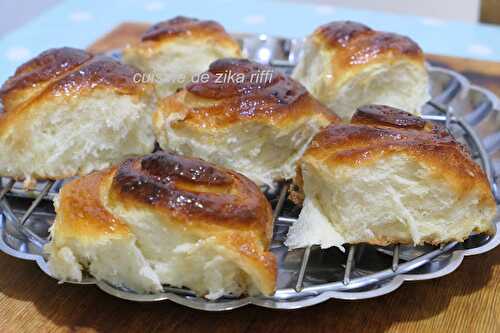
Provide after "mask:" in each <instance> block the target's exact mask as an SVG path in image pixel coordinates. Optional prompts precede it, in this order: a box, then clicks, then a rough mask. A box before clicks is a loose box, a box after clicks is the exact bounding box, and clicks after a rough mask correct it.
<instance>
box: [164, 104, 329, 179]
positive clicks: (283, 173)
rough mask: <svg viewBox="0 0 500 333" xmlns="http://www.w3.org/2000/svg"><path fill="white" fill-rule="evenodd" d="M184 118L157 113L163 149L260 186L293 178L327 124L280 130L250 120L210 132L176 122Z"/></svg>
mask: <svg viewBox="0 0 500 333" xmlns="http://www.w3.org/2000/svg"><path fill="white" fill-rule="evenodd" d="M184 116H185V115H183V114H179V113H173V114H170V115H168V116H167V117H166V118H163V117H164V115H163V114H162V113H156V114H155V118H156V119H157V120H158V121H156V120H155V128H154V130H155V133H156V137H157V138H158V141H159V144H160V146H161V147H162V148H163V149H173V150H175V151H177V152H178V153H180V154H182V155H186V156H198V157H200V158H202V159H204V160H207V161H210V162H213V163H216V164H220V165H222V166H225V167H228V168H231V169H234V170H236V171H238V172H240V173H242V174H243V175H245V176H246V177H248V178H250V179H251V180H253V181H254V182H255V183H257V184H258V185H263V184H267V185H272V184H273V181H274V180H275V179H290V178H292V177H293V176H294V175H295V165H296V162H297V160H298V159H299V158H300V157H301V156H302V154H303V152H304V150H305V149H306V148H307V146H308V145H309V143H310V141H311V140H312V137H313V136H314V134H316V133H317V132H318V131H319V129H320V127H321V126H323V125H324V124H320V122H319V121H316V120H315V119H311V120H310V121H306V122H305V121H304V120H298V121H296V122H295V123H294V124H293V125H291V126H289V127H287V128H285V129H278V128H276V127H275V126H273V125H272V124H266V123H259V122H251V121H247V122H240V123H237V124H235V125H230V126H227V127H225V128H223V129H216V130H214V131H207V130H206V129H202V130H200V129H199V128H195V127H191V126H184V125H182V124H181V125H178V124H177V123H176V121H178V120H182V119H183V118H184ZM156 124H158V125H156ZM242 133H244V135H242Z"/></svg>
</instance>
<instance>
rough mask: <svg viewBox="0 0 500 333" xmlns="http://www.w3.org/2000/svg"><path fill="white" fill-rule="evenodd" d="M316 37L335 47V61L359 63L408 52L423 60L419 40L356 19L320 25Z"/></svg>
mask: <svg viewBox="0 0 500 333" xmlns="http://www.w3.org/2000/svg"><path fill="white" fill-rule="evenodd" d="M313 40H314V41H316V42H317V43H318V44H319V45H322V46H323V47H325V48H326V49H331V50H335V52H336V54H335V59H332V60H333V61H334V62H336V63H338V64H339V65H359V64H365V63H368V62H370V61H371V60H373V59H375V58H379V57H381V56H383V55H404V56H408V57H411V58H415V59H419V60H423V53H422V50H421V49H420V47H419V46H418V44H417V43H415V42H414V41H413V40H411V39H410V38H408V37H405V36H401V35H398V34H394V33H388V32H382V31H376V30H373V29H371V28H369V27H367V26H365V25H363V24H360V23H357V22H352V21H335V22H331V23H328V24H325V25H322V26H320V27H319V28H317V29H316V30H315V31H314V33H313Z"/></svg>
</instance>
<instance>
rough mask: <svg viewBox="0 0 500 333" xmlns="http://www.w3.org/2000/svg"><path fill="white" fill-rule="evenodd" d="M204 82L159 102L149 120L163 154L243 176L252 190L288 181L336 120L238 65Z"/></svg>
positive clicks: (283, 84)
mask: <svg viewBox="0 0 500 333" xmlns="http://www.w3.org/2000/svg"><path fill="white" fill-rule="evenodd" d="M204 75H205V76H206V78H207V79H206V81H205V82H200V83H193V84H190V85H188V86H187V87H186V88H184V89H182V90H181V91H179V92H178V93H176V94H175V95H173V96H169V97H167V98H165V99H163V100H161V101H160V103H159V107H158V109H157V111H156V112H155V113H154V116H153V126H154V131H155V134H156V138H157V140H158V142H159V144H160V146H161V147H162V148H163V149H172V150H175V151H177V152H179V153H181V154H183V155H188V156H196V157H200V158H203V159H205V160H207V161H211V162H213V163H217V164H221V165H223V166H226V167H228V168H231V169H234V170H236V171H238V172H241V173H242V174H244V175H245V176H247V177H249V178H250V179H252V180H253V181H254V182H256V183H257V184H259V185H261V184H267V185H271V184H272V183H273V181H276V180H281V179H289V178H292V177H293V176H294V174H295V162H296V161H297V160H298V158H300V156H301V155H302V153H303V152H304V150H305V149H306V147H307V145H308V144H309V142H310V141H311V139H312V137H313V136H314V135H315V134H316V133H317V132H318V131H319V130H320V129H321V128H322V127H324V126H326V125H328V124H330V123H331V122H339V119H338V117H336V116H335V115H333V114H330V113H329V111H328V109H327V108H326V107H324V106H323V105H322V104H321V103H319V102H318V101H317V100H316V99H314V98H313V97H312V96H311V95H309V94H308V93H307V91H306V90H305V89H304V87H303V86H302V85H301V84H300V83H298V82H296V81H294V80H292V79H291V78H289V77H287V76H286V75H284V74H282V73H280V72H279V71H277V70H274V69H272V68H270V67H268V66H264V65H261V64H257V63H254V62H251V61H249V60H242V59H221V60H217V61H215V62H214V63H212V64H211V65H210V69H209V70H208V72H206V73H204Z"/></svg>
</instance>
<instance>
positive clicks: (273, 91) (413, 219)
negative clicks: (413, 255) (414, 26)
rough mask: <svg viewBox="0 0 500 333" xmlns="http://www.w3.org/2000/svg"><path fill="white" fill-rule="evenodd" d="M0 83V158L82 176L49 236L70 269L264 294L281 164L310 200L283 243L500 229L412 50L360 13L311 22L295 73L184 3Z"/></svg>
mask: <svg viewBox="0 0 500 333" xmlns="http://www.w3.org/2000/svg"><path fill="white" fill-rule="evenodd" d="M264 73H265V75H264ZM148 75H149V76H148ZM137 77H141V78H144V77H150V78H151V77H153V78H155V79H154V80H149V81H151V82H149V81H148V80H144V79H141V80H137ZM195 77H197V78H198V79H197V80H194V78H195ZM158 78H160V79H159V80H158ZM231 78H232V79H231ZM0 98H1V101H2V104H3V112H2V113H0V175H1V176H5V177H11V178H14V179H16V180H25V181H26V183H27V185H29V184H30V183H32V182H33V181H36V180H47V179H63V178H70V177H77V178H76V179H74V180H72V181H70V182H68V183H66V185H64V186H63V188H62V189H61V191H60V193H59V195H58V197H57V199H56V200H55V208H56V213H57V215H56V220H55V223H54V225H53V227H52V228H51V236H52V239H51V242H50V243H49V244H48V245H47V247H46V250H47V253H48V257H49V267H50V270H51V272H52V274H53V275H54V276H55V277H57V278H58V279H60V280H62V281H81V280H82V278H83V276H84V274H86V273H89V274H91V275H93V276H94V277H95V278H97V279H99V280H103V281H106V282H109V283H111V284H113V285H116V286H120V287H124V288H128V289H131V290H133V291H136V292H140V293H157V292H161V291H162V290H163V287H164V286H165V285H169V286H175V287H180V288H183V287H184V288H189V289H191V290H193V291H194V292H196V293H197V294H198V295H200V296H203V297H206V298H208V299H217V298H219V297H222V296H227V295H233V296H239V295H257V294H264V295H272V294H273V292H274V290H275V289H276V277H277V264H276V258H275V257H274V255H273V253H272V252H271V251H270V243H271V240H272V230H273V218H272V209H271V205H270V203H269V201H268V200H267V199H266V197H265V195H264V194H263V193H262V190H261V189H262V188H263V187H262V185H267V188H269V187H271V188H272V187H274V186H275V185H276V184H277V183H278V182H281V181H287V180H293V183H294V186H293V188H294V191H292V192H291V193H290V199H291V200H292V201H294V202H295V203H296V204H297V205H302V206H303V208H302V210H301V213H300V216H299V219H298V221H297V222H296V223H295V224H294V225H292V226H291V228H290V231H289V235H288V239H287V241H286V245H287V246H288V247H289V248H290V249H292V248H298V247H305V246H311V245H320V246H321V247H322V248H326V247H331V246H338V247H342V246H343V245H344V244H355V243H370V244H378V245H387V244H399V243H401V244H424V243H430V244H440V243H443V242H448V241H451V240H458V241H461V240H464V239H466V238H467V237H468V236H469V235H470V234H471V233H473V232H485V233H489V232H491V231H492V223H491V221H492V218H493V216H494V214H495V202H494V200H493V197H492V195H491V191H490V187H489V183H488V180H487V179H486V177H485V175H484V173H483V171H482V170H481V168H480V167H479V166H478V165H476V164H475V162H473V161H472V159H471V158H470V156H469V155H468V153H467V152H466V151H465V150H464V148H463V147H462V146H461V145H460V144H459V143H457V142H456V141H455V140H454V138H453V137H452V136H450V134H448V132H447V131H446V129H444V128H441V127H439V126H437V125H434V124H432V123H429V122H426V121H424V120H422V119H421V118H420V117H419V116H418V114H419V113H420V109H421V106H422V105H423V104H424V103H425V102H426V101H427V99H428V98H429V95H428V76H427V72H426V70H425V66H424V58H423V53H422V51H421V50H420V48H419V47H418V45H417V44H416V43H415V42H413V41H412V40H411V39H409V38H407V37H404V36H400V35H396V34H392V33H386V32H380V31H376V30H373V29H371V28H369V27H367V26H364V25H362V24H359V23H355V22H332V23H330V24H327V25H323V26H321V27H319V28H318V29H316V31H314V32H313V34H312V35H311V36H309V37H308V38H307V39H306V43H305V47H304V54H303V57H302V58H301V59H300V61H299V64H298V65H297V66H296V68H295V70H294V72H293V74H292V76H291V77H289V76H287V75H285V74H283V73H281V72H279V71H278V70H275V69H273V68H271V67H269V66H266V65H262V64H258V63H255V62H252V61H250V60H247V59H244V54H243V53H242V52H241V50H240V47H239V44H238V42H237V41H236V40H234V39H233V38H232V37H231V35H229V34H228V33H227V32H226V31H225V30H224V28H223V27H222V26H221V25H220V24H218V23H217V22H214V21H200V20H197V19H191V18H186V17H177V18H174V19H171V20H168V21H165V22H161V23H158V24H156V25H154V26H152V27H151V28H150V29H149V30H148V31H147V32H146V33H145V34H144V35H143V36H142V38H141V40H140V41H138V42H137V43H135V44H132V45H129V46H127V47H126V49H125V50H124V52H123V59H122V62H120V61H117V60H114V59H112V58H109V57H106V56H102V55H94V54H90V53H88V52H86V51H83V50H78V49H72V48H60V49H51V50H48V51H46V52H43V53H41V54H40V55H39V56H37V57H36V58H34V59H32V60H30V61H28V62H27V63H25V64H23V65H21V66H20V67H19V68H18V69H17V71H16V72H15V74H14V75H13V76H12V77H11V78H9V79H8V80H7V81H6V82H5V83H4V84H3V86H2V88H1V89H0ZM403 110H405V111H403ZM406 111H407V112H406ZM155 142H156V143H157V146H156V150H157V151H156V152H154V150H155Z"/></svg>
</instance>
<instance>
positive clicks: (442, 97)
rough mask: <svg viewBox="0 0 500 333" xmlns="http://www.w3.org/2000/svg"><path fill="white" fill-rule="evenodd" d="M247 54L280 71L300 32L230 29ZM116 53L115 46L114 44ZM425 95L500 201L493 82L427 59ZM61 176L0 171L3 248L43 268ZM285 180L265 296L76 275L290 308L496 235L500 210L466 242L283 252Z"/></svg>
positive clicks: (177, 295) (353, 295)
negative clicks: (28, 181)
mask: <svg viewBox="0 0 500 333" xmlns="http://www.w3.org/2000/svg"><path fill="white" fill-rule="evenodd" d="M235 36H236V37H237V38H238V39H239V40H240V41H241V44H242V47H243V49H244V51H245V52H246V54H247V56H248V57H249V58H250V59H253V60H255V61H258V62H261V63H268V64H271V65H272V66H274V67H276V68H280V69H282V70H283V71H285V72H288V71H290V70H291V69H292V68H293V65H294V64H295V63H296V61H297V59H298V58H299V57H300V52H301V47H302V40H292V39H284V38H276V37H270V36H267V35H245V34H239V35H235ZM114 55H115V56H117V57H120V53H119V52H116V53H114ZM428 71H429V74H430V77H431V95H432V100H431V102H429V103H428V104H427V105H426V106H425V107H424V109H423V114H424V115H425V117H426V118H427V119H430V120H433V121H437V122H442V123H444V124H445V125H446V126H447V127H448V129H449V130H450V132H451V133H452V134H453V135H454V136H455V137H456V138H457V139H459V140H460V141H462V142H463V143H464V144H465V145H466V146H467V147H468V148H469V150H470V151H471V154H472V156H473V158H474V159H476V161H477V162H478V163H479V164H480V165H481V166H482V167H483V169H484V170H485V173H486V174H487V176H488V179H489V181H490V184H491V189H492V191H493V193H494V195H495V198H496V200H497V203H498V202H500V195H499V192H498V185H499V184H498V181H499V177H498V176H499V175H500V118H499V112H498V110H499V102H498V99H497V97H496V96H495V95H494V94H493V93H492V92H490V91H488V90H486V89H484V88H481V87H478V86H475V85H472V84H470V83H469V82H468V80H467V79H466V78H465V77H463V76H462V75H460V74H458V73H456V72H453V71H450V70H447V69H443V68H436V67H433V66H428ZM63 183H64V181H58V182H55V183H53V182H47V183H40V184H37V188H36V189H34V190H32V191H29V192H27V191H25V190H23V188H22V184H20V183H15V182H14V181H11V180H9V179H5V178H4V179H2V189H0V198H2V197H3V198H2V199H0V235H1V238H0V250H2V251H3V252H5V253H7V254H8V255H11V256H14V257H17V258H20V259H25V260H33V261H35V262H36V263H37V264H38V266H39V267H40V268H41V269H42V270H43V271H44V272H45V273H47V274H48V275H50V272H49V271H48V268H47V262H46V259H47V258H46V257H45V256H44V254H43V250H42V249H43V245H44V244H45V243H46V242H47V241H48V236H49V234H48V229H49V227H50V225H51V224H52V221H53V219H54V209H53V206H52V201H51V199H52V198H53V197H54V195H55V194H57V192H58V190H59V189H60V187H61V185H62V184H63ZM286 188H287V185H286V184H281V187H280V188H278V190H276V191H275V192H274V193H267V195H268V198H269V200H270V201H271V203H272V204H273V207H274V213H275V226H274V238H273V242H272V246H271V250H272V251H273V252H274V253H275V255H276V257H277V258H278V263H279V272H278V283H277V286H278V288H277V291H276V293H275V294H274V295H273V296H271V297H264V296H260V297H242V298H236V297H223V298H220V299H218V300H215V301H210V300H207V299H204V298H200V297H196V296H195V294H194V293H193V292H191V291H190V290H187V289H182V288H173V287H169V286H165V288H164V292H163V293H159V294H148V295H146V294H137V293H134V292H132V291H130V290H126V289H123V288H119V287H116V286H112V285H110V284H108V283H106V282H105V281H96V280H95V279H94V278H92V277H91V276H87V277H85V279H84V280H83V281H82V282H81V284H96V285H97V286H98V287H99V288H100V289H102V290H103V291H105V292H107V293H109V294H111V295H114V296H116V297H119V298H123V299H127V300H132V301H138V302H153V301H162V300H171V301H173V302H176V303H179V304H182V305H184V306H188V307H190V308H195V309H200V310H206V311H224V310H231V309H234V308H238V307H241V306H244V305H247V304H255V305H258V306H262V307H267V308H276V309H297V308H303V307H306V306H311V305H314V304H318V303H321V302H324V301H326V300H328V299H330V298H337V299H346V300H359V299H365V298H372V297H376V296H380V295H384V294H387V293H390V292H391V291H393V290H395V289H397V288H398V287H399V286H400V285H401V284H402V283H403V282H404V281H415V280H428V279H433V278H437V277H440V276H443V275H446V274H449V273H451V272H453V271H454V270H455V269H457V267H459V266H460V263H461V262H462V260H463V258H464V257H465V256H469V255H476V254H480V253H484V252H486V251H489V250H491V249H493V248H495V247H496V246H498V244H499V243H500V232H499V231H498V228H499V226H500V218H499V217H498V216H497V217H496V218H495V220H494V222H493V223H494V224H495V227H496V229H495V230H496V232H495V234H494V235H493V236H485V235H473V236H471V237H470V238H469V239H467V240H466V241H465V242H463V243H450V244H444V245H442V246H441V247H432V246H419V247H412V246H394V247H377V246H369V245H356V246H349V247H348V250H347V251H346V252H345V253H344V252H341V251H340V250H338V249H327V250H320V249H319V248H317V247H312V248H307V249H298V250H294V251H288V249H287V248H286V247H285V246H284V245H283V241H284V238H285V236H286V232H287V230H288V227H289V226H290V224H291V223H293V221H294V220H295V219H296V217H297V215H298V213H299V211H300V207H296V206H294V205H293V204H292V203H291V202H289V201H287V200H286Z"/></svg>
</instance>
